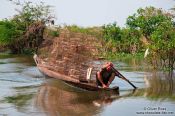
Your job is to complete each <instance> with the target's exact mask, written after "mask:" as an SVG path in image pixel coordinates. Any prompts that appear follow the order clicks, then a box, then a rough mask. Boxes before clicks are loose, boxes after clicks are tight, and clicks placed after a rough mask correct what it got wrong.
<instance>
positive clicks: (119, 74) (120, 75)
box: [112, 67, 137, 89]
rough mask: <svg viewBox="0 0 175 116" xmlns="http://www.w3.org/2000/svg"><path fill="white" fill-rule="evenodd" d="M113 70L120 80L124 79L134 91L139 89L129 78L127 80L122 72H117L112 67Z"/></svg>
mask: <svg viewBox="0 0 175 116" xmlns="http://www.w3.org/2000/svg"><path fill="white" fill-rule="evenodd" d="M112 69H113V70H114V71H115V73H116V75H117V76H119V77H120V78H122V79H123V80H125V81H127V82H128V83H129V84H130V85H131V86H132V87H134V89H136V88H137V87H136V86H135V85H134V84H132V83H131V82H130V81H129V80H128V79H127V78H125V77H124V76H123V75H122V74H121V73H120V72H118V70H116V69H115V68H114V67H112Z"/></svg>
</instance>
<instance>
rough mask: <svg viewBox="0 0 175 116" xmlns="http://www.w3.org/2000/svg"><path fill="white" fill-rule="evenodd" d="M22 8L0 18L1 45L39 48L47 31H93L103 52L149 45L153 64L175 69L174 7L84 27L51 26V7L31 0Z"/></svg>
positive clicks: (21, 50)
mask: <svg viewBox="0 0 175 116" xmlns="http://www.w3.org/2000/svg"><path fill="white" fill-rule="evenodd" d="M20 5H21V7H22V9H20V10H17V11H18V12H17V14H16V15H15V16H14V17H13V18H11V19H4V20H1V21H0V48H8V49H10V50H11V51H12V52H13V53H31V52H37V49H38V46H39V45H40V44H41V43H42V40H43V36H44V35H48V34H49V35H50V36H59V30H60V28H66V29H69V30H70V31H73V32H81V33H84V34H90V35H93V36H95V37H97V38H99V41H101V42H102V43H103V46H104V53H103V55H104V56H105V55H106V56H107V55H109V54H117V53H128V54H136V53H140V52H144V51H145V50H146V49H149V55H148V56H149V57H148V58H149V59H150V60H149V61H151V63H152V64H154V66H155V67H156V66H160V65H161V66H165V67H169V68H171V69H173V65H174V62H175V22H174V16H175V15H174V13H175V8H172V9H171V13H170V12H168V11H164V10H162V9H158V8H154V7H146V8H140V9H138V10H137V12H136V13H134V14H133V15H131V16H129V17H128V18H127V20H126V27H125V28H121V27H119V26H117V23H116V22H114V23H111V24H105V25H103V26H99V27H90V28H88V27H87V28H83V27H79V26H76V25H72V26H64V27H59V26H58V27H57V29H56V30H55V29H51V28H48V27H47V26H46V25H47V24H48V23H50V22H51V23H52V24H54V21H53V16H52V15H51V9H50V8H51V7H50V6H48V5H45V4H43V3H40V4H39V5H36V4H35V5H34V4H32V3H31V2H24V4H20Z"/></svg>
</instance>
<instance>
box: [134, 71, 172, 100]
mask: <svg viewBox="0 0 175 116" xmlns="http://www.w3.org/2000/svg"><path fill="white" fill-rule="evenodd" d="M144 80H145V83H146V84H147V86H148V87H147V88H145V89H140V90H138V91H137V92H136V93H135V94H134V95H135V96H145V97H146V98H148V99H151V100H167V99H169V100H172V101H175V86H174V85H175V76H174V75H172V73H168V72H166V73H165V72H157V71H156V72H153V73H152V76H149V77H145V78H144Z"/></svg>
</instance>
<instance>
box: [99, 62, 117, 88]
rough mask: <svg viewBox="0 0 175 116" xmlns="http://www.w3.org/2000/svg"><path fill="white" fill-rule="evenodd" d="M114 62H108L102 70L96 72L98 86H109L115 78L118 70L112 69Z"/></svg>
mask: <svg viewBox="0 0 175 116" xmlns="http://www.w3.org/2000/svg"><path fill="white" fill-rule="evenodd" d="M112 67H113V64H112V63H111V62H107V63H106V64H105V65H104V66H103V67H102V69H101V70H100V71H98V72H97V74H96V83H97V86H100V87H103V88H108V87H109V85H110V84H111V82H112V81H113V80H114V78H115V76H117V75H116V72H115V71H114V70H113V69H112Z"/></svg>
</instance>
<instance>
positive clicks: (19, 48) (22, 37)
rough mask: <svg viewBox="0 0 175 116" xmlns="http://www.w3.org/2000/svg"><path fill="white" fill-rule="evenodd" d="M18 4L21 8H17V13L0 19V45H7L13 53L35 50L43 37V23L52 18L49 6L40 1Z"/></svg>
mask: <svg viewBox="0 0 175 116" xmlns="http://www.w3.org/2000/svg"><path fill="white" fill-rule="evenodd" d="M20 5H21V7H22V9H21V10H17V12H18V14H17V15H15V16H14V17H13V18H12V19H9V20H2V21H1V24H0V31H1V34H0V46H7V47H8V48H10V49H11V51H12V52H13V53H24V52H25V51H33V50H34V51H36V50H37V48H38V46H39V44H40V43H41V41H42V39H43V37H42V36H43V32H44V31H43V30H44V28H45V24H46V23H47V22H48V21H49V20H50V19H52V18H53V17H52V16H51V15H50V6H48V5H44V3H42V2H41V3H40V4H39V5H37V4H36V5H33V4H32V3H31V2H24V4H20ZM30 49H31V50H30ZM32 49H33V50H32Z"/></svg>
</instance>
